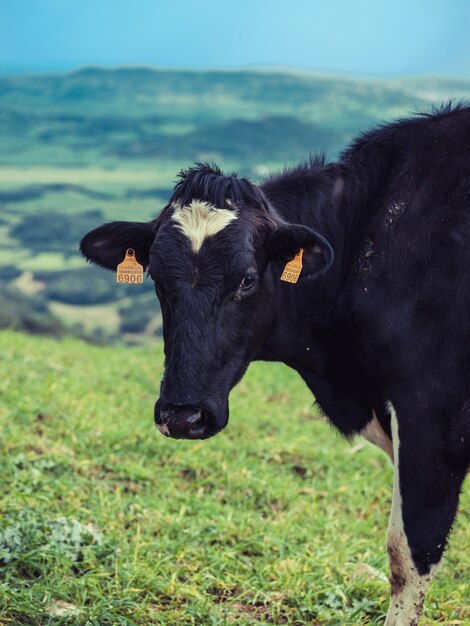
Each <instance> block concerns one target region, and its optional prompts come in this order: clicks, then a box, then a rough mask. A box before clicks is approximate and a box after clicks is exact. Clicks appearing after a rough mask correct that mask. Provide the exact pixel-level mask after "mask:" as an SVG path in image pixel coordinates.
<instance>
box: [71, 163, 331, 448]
mask: <svg viewBox="0 0 470 626" xmlns="http://www.w3.org/2000/svg"><path fill="white" fill-rule="evenodd" d="M300 247H302V248H304V250H305V252H304V269H303V272H302V276H301V280H305V279H308V278H312V277H315V276H317V275H319V274H320V273H323V272H324V271H325V270H326V269H327V268H328V267H329V265H330V264H331V262H332V258H333V253H332V250H331V247H330V245H329V243H328V242H327V241H326V240H325V239H324V238H323V237H322V236H321V235H319V234H318V233H317V232H315V231H314V230H312V229H310V228H307V227H305V226H301V225H293V224H287V223H285V222H283V221H282V220H281V219H280V217H279V216H278V215H277V214H276V212H275V210H274V209H273V207H271V206H270V205H269V202H268V200H267V199H266V197H265V196H264V194H263V192H262V190H261V189H260V188H259V187H257V186H255V185H254V184H252V183H251V182H250V181H249V180H247V179H244V178H237V176H236V175H234V174H233V175H231V176H224V175H223V174H222V173H221V172H220V171H219V170H218V169H216V168H210V167H208V166H205V165H198V166H197V167H195V168H194V169H191V170H188V171H186V172H183V173H181V175H180V180H179V182H178V184H177V185H176V187H175V190H174V192H173V195H172V197H171V199H170V202H169V204H168V205H167V206H166V207H165V208H164V209H163V211H162V213H161V214H160V216H159V217H158V218H157V219H156V220H154V221H152V222H148V223H142V222H113V223H111V224H105V225H104V226H101V227H99V228H96V229H95V230H93V231H91V232H90V233H88V234H87V235H86V236H85V238H84V239H83V240H82V243H81V250H82V252H83V254H84V255H85V256H86V257H87V258H88V259H89V260H91V261H93V262H94V263H97V264H98V265H101V266H103V267H107V268H110V269H116V266H117V265H118V264H119V263H120V262H121V261H122V260H123V259H124V257H125V252H126V249H127V248H133V249H134V250H135V254H136V258H137V260H138V261H139V262H140V263H141V264H142V265H144V266H145V267H148V269H149V273H150V275H151V277H152V279H153V280H154V282H155V289H156V293H157V295H158V298H159V300H160V304H161V309H162V316H163V337H164V342H165V371H164V376H163V380H162V382H161V389H160V398H159V399H158V401H157V402H156V404H155V422H156V424H157V426H158V428H159V429H160V431H161V432H162V433H164V434H165V435H167V436H169V437H174V438H184V439H205V438H207V437H211V436H213V435H215V434H216V433H218V432H219V431H220V430H222V429H223V428H224V427H225V426H226V424H227V421H228V414H229V411H228V396H229V393H230V390H231V389H232V387H233V386H234V385H235V384H236V383H237V382H238V381H239V380H240V379H241V377H242V376H243V374H244V372H245V370H246V369H247V367H248V365H249V363H250V361H252V360H253V359H254V358H255V357H256V354H257V353H258V352H259V350H260V348H261V346H262V345H263V343H264V342H265V341H266V338H267V336H268V335H269V333H270V331H271V328H272V326H273V324H274V323H275V321H276V320H275V318H276V315H277V313H278V310H277V304H276V298H277V292H278V290H279V276H280V274H281V272H282V266H283V264H284V263H286V262H287V261H288V260H289V259H290V258H292V257H293V256H294V255H295V253H296V251H297V250H298V248H300ZM287 287H288V288H295V287H294V286H291V285H288V286H287Z"/></svg>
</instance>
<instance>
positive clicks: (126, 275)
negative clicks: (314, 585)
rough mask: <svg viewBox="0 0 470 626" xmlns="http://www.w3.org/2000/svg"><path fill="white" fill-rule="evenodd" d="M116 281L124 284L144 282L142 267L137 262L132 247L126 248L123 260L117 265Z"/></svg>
mask: <svg viewBox="0 0 470 626" xmlns="http://www.w3.org/2000/svg"><path fill="white" fill-rule="evenodd" d="M116 282H118V283H120V284H125V285H141V284H142V283H143V282H144V268H143V267H142V265H141V264H140V263H138V262H137V259H136V258H135V252H134V250H133V249H132V248H128V249H127V250H126V256H125V257H124V261H123V262H122V263H119V265H118V266H117V271H116Z"/></svg>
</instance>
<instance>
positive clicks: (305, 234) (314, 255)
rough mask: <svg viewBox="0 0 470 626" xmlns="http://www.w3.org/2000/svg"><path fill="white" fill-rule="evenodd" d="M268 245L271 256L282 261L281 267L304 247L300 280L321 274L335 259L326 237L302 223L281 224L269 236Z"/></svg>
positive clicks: (272, 258)
mask: <svg viewBox="0 0 470 626" xmlns="http://www.w3.org/2000/svg"><path fill="white" fill-rule="evenodd" d="M266 245H267V250H268V256H269V258H270V259H271V260H273V261H274V260H276V261H280V264H279V267H280V268H281V265H285V264H286V263H287V262H288V261H290V260H291V259H293V258H294V257H295V255H296V253H297V252H298V251H299V249H300V248H303V249H304V253H303V269H302V272H301V274H300V280H302V279H306V278H315V277H317V276H320V275H321V274H323V273H324V272H326V271H327V270H328V269H329V268H330V267H331V265H332V263H333V259H334V253H333V248H332V247H331V245H330V243H329V242H328V241H327V240H326V239H325V237H322V235H320V234H319V233H317V232H316V231H315V230H313V228H309V227H308V226H302V225H301V224H287V225H284V226H280V227H279V228H277V229H276V230H275V231H274V232H273V233H271V235H270V236H269V237H268V240H267V242H266ZM281 272H282V268H281Z"/></svg>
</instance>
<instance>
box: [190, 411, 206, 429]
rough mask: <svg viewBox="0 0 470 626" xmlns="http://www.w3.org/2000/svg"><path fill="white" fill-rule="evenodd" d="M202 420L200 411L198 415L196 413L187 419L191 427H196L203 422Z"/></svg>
mask: <svg viewBox="0 0 470 626" xmlns="http://www.w3.org/2000/svg"><path fill="white" fill-rule="evenodd" d="M202 419H203V416H202V411H198V412H197V413H194V414H193V415H190V416H189V417H187V418H186V421H187V422H188V424H190V425H191V426H196V425H197V424H198V422H201V421H202Z"/></svg>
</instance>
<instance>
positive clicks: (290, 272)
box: [281, 248, 304, 284]
mask: <svg viewBox="0 0 470 626" xmlns="http://www.w3.org/2000/svg"><path fill="white" fill-rule="evenodd" d="M303 255H304V249H303V248H299V251H298V252H297V254H296V255H295V257H294V258H293V259H292V261H289V263H287V264H286V266H285V268H284V271H283V272H282V274H281V280H284V281H285V282H286V283H293V284H295V283H296V282H297V281H298V280H299V276H300V272H301V271H302V257H303Z"/></svg>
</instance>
